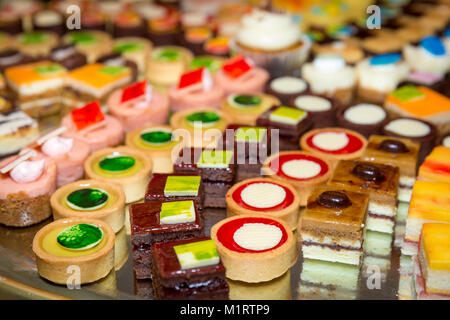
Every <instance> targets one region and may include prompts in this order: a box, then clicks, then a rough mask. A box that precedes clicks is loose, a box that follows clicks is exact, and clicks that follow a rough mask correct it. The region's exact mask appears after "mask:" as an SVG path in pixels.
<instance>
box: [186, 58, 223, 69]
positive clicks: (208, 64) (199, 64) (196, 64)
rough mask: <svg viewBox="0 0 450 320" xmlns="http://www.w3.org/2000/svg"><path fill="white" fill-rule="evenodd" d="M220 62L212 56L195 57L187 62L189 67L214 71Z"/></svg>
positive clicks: (218, 67)
mask: <svg viewBox="0 0 450 320" xmlns="http://www.w3.org/2000/svg"><path fill="white" fill-rule="evenodd" d="M220 66H221V63H220V62H219V61H217V60H216V59H214V58H212V57H195V58H194V59H193V60H192V61H191V63H190V64H189V69H199V68H203V67H204V68H208V69H209V71H211V72H215V71H217V70H219V69H220Z"/></svg>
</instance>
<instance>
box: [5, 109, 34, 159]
mask: <svg viewBox="0 0 450 320" xmlns="http://www.w3.org/2000/svg"><path fill="white" fill-rule="evenodd" d="M38 137H39V128H38V123H37V121H36V120H34V119H32V118H30V117H29V116H28V115H27V114H26V113H24V112H22V111H13V112H7V113H2V114H0V156H7V155H10V154H13V153H16V152H17V151H19V150H20V149H22V148H23V147H25V146H26V145H28V144H29V143H31V142H32V141H34V140H36V139H37V138H38Z"/></svg>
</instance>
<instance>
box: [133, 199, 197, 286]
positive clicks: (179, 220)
mask: <svg viewBox="0 0 450 320" xmlns="http://www.w3.org/2000/svg"><path fill="white" fill-rule="evenodd" d="M130 226H131V244H132V246H133V261H134V272H135V275H136V278H137V279H146V278H151V268H152V245H153V244H155V243H160V242H167V241H171V240H182V239H190V238H194V237H199V236H201V235H202V232H203V224H202V220H201V217H200V213H199V211H198V209H197V206H196V204H195V203H194V201H193V200H181V201H167V202H166V201H152V202H148V203H136V204H132V205H131V206H130Z"/></svg>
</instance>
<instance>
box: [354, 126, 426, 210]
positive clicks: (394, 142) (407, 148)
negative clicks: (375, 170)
mask: <svg viewBox="0 0 450 320" xmlns="http://www.w3.org/2000/svg"><path fill="white" fill-rule="evenodd" d="M419 149H420V144H419V143H418V142H415V141H412V140H410V139H403V138H394V137H388V136H378V135H372V136H370V138H369V143H368V144H367V148H366V150H365V151H364V154H363V155H362V156H361V160H363V161H370V162H376V163H384V164H388V165H390V166H393V167H398V168H399V171H400V177H399V186H398V187H399V188H398V200H400V201H404V202H409V200H410V199H411V193H412V187H413V185H414V181H416V170H417V158H418V155H419Z"/></svg>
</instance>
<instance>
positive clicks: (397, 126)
mask: <svg viewBox="0 0 450 320" xmlns="http://www.w3.org/2000/svg"><path fill="white" fill-rule="evenodd" d="M385 129H386V130H389V131H390V132H393V133H395V134H398V135H401V136H405V137H423V136H426V135H427V134H429V133H430V131H431V129H430V127H429V126H428V125H426V124H425V123H423V122H421V121H418V120H414V119H397V120H393V121H391V122H389V123H388V124H387V125H386V127H385Z"/></svg>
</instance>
